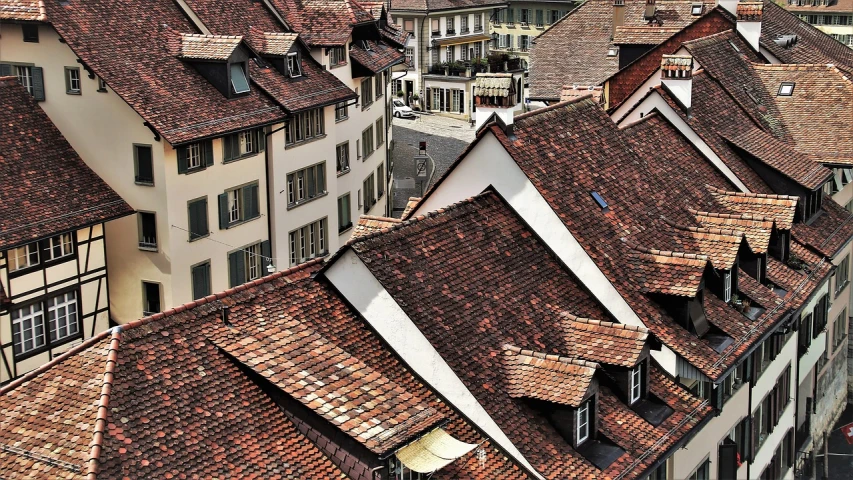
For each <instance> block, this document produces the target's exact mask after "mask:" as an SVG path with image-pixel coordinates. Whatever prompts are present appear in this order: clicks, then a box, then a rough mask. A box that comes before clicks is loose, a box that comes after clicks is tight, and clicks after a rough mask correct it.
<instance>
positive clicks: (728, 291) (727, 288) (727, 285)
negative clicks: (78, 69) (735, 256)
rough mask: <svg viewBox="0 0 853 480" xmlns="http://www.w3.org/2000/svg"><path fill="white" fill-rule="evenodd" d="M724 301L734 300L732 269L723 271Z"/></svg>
mask: <svg viewBox="0 0 853 480" xmlns="http://www.w3.org/2000/svg"><path fill="white" fill-rule="evenodd" d="M723 301H724V302H726V303H729V302H731V301H732V272H731V271H730V270H727V271H725V272H723Z"/></svg>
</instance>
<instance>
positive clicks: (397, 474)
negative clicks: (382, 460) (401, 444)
mask: <svg viewBox="0 0 853 480" xmlns="http://www.w3.org/2000/svg"><path fill="white" fill-rule="evenodd" d="M388 471H389V472H390V474H389V476H388V478H389V480H426V479H427V478H429V477H431V476H432V474H429V475H428V474H421V473H418V472H415V471H414V470H409V467H407V466H405V465H404V464H403V462H401V461H400V460H399V459H398V458H397V456H396V455H394V456H392V457H391V458H389V459H388Z"/></svg>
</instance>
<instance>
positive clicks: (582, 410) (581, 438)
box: [575, 399, 592, 445]
mask: <svg viewBox="0 0 853 480" xmlns="http://www.w3.org/2000/svg"><path fill="white" fill-rule="evenodd" d="M591 403H592V399H589V400H587V401H585V402H583V403H582V404H581V405H580V406H579V407H578V409H577V411H576V412H575V438H576V440H577V445H580V444H582V443H583V442H585V441H586V440H587V439H588V438H589V407H590V404H591ZM581 415H583V416H585V417H586V418H584V419H583V422H581ZM581 428H583V429H584V432H583V435H581Z"/></svg>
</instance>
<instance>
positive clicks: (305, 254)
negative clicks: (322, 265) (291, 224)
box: [289, 218, 328, 266]
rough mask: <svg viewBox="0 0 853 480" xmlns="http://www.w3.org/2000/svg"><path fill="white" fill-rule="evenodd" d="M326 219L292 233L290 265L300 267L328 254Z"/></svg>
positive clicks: (290, 236)
mask: <svg viewBox="0 0 853 480" xmlns="http://www.w3.org/2000/svg"><path fill="white" fill-rule="evenodd" d="M326 220H327V219H325V218H323V219H320V220H317V221H315V222H312V223H309V224H308V225H305V226H303V227H300V228H297V229H296V230H293V231H292V232H290V235H289V240H290V265H291V266H293V265H299V264H300V263H305V262H307V261H308V260H311V259H312V258H316V257H322V256H324V255H326V253H328V250H327V248H328V246H327V245H326Z"/></svg>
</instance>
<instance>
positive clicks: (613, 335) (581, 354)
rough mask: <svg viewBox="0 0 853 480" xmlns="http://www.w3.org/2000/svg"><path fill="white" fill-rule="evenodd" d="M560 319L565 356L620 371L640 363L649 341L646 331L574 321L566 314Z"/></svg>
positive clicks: (591, 320)
mask: <svg viewBox="0 0 853 480" xmlns="http://www.w3.org/2000/svg"><path fill="white" fill-rule="evenodd" d="M563 317H564V318H565V321H564V322H563V335H564V336H565V338H566V344H567V346H568V348H567V350H566V354H567V355H569V356H572V357H576V358H582V359H585V360H589V361H592V362H598V363H603V364H606V365H618V366H620V367H633V366H635V365H636V364H637V362H638V361H639V360H640V359H641V354H642V353H643V350H644V349H645V346H646V340H647V339H648V338H649V331H648V330H647V329H646V328H643V327H636V326H633V325H623V324H621V323H613V322H604V321H601V320H595V319H591V318H582V317H576V316H574V315H572V314H570V313H568V312H565V313H563Z"/></svg>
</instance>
